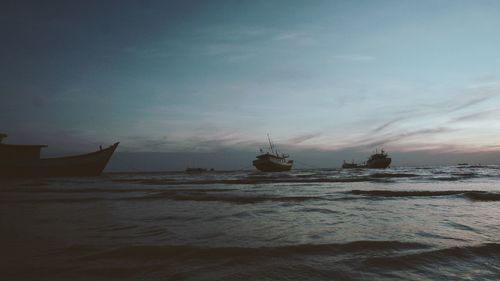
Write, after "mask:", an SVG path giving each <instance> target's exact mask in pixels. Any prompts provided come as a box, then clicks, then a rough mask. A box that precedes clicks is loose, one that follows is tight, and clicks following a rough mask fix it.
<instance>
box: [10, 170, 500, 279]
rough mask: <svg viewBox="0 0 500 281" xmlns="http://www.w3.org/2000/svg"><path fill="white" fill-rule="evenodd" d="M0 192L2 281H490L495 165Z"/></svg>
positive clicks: (112, 180)
mask: <svg viewBox="0 0 500 281" xmlns="http://www.w3.org/2000/svg"><path fill="white" fill-rule="evenodd" d="M0 186H1V188H0V246H1V247H0V280H70V281H75V280H500V166H495V165H493V166H482V165H476V166H474V165H459V166H436V167H395V168H389V169H385V170H371V169H350V170H342V169H311V170H292V171H291V172H283V173H261V172H256V171H214V172H207V173H198V174H188V173H185V172H159V173H108V174H103V175H102V176H100V177H93V178H47V179H25V180H2V181H0Z"/></svg>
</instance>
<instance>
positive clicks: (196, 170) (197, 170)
mask: <svg viewBox="0 0 500 281" xmlns="http://www.w3.org/2000/svg"><path fill="white" fill-rule="evenodd" d="M213 171H214V169H210V170H209V169H207V168H190V167H188V168H186V173H189V174H199V173H206V172H213Z"/></svg>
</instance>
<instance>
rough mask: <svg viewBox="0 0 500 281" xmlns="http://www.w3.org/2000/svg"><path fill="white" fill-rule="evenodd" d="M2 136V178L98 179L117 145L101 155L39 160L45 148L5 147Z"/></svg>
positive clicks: (0, 139) (97, 153)
mask: <svg viewBox="0 0 500 281" xmlns="http://www.w3.org/2000/svg"><path fill="white" fill-rule="evenodd" d="M6 137H7V135H6V134H0V177H2V178H5V177H9V178H10V177H14V178H19V177H20V178H24V177H84V176H98V175H100V174H101V173H102V171H103V170H104V168H105V167H106V165H107V163H108V161H109V159H110V158H111V156H112V155H113V152H114V151H115V149H116V147H117V146H118V144H119V143H118V142H117V143H115V144H113V145H111V146H109V147H107V148H104V149H103V148H101V147H100V149H99V150H98V151H95V152H92V153H87V154H81V155H75V156H66V157H57V158H40V151H41V149H42V148H44V147H47V146H46V145H19V144H6V143H2V140H3V139H4V138H6Z"/></svg>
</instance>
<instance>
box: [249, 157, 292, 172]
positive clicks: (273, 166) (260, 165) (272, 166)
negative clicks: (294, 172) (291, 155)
mask: <svg viewBox="0 0 500 281" xmlns="http://www.w3.org/2000/svg"><path fill="white" fill-rule="evenodd" d="M252 163H253V166H254V167H255V168H256V169H257V170H259V171H261V172H287V171H290V170H291V169H292V166H293V164H292V163H275V162H272V161H269V160H265V159H257V160H254V161H253V162H252Z"/></svg>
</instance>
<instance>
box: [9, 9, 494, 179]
mask: <svg viewBox="0 0 500 281" xmlns="http://www.w3.org/2000/svg"><path fill="white" fill-rule="evenodd" d="M499 31H500V2H499V1H494V0H491V1H489V0H478V1H470V0H454V1H451V0H450V1H446V0H440V1H434V0H433V1H430V0H423V1H407V0H392V1H389V0H388V1H383V0H380V1H367V0H366V1H363V0H358V1H333V0H332V1H293V0H286V1H285V0H282V1H279V0H276V1H271V0H268V1H258V0H253V1H243V0H242V1H190V0H184V1H127V0H124V1H22V0H21V1H2V3H1V4H0V36H1V38H2V44H0V57H1V61H2V63H1V64H0V97H1V103H0V132H5V133H8V134H9V138H7V139H6V140H5V142H9V143H44V144H48V145H49V148H47V149H46V152H44V153H46V154H47V155H57V154H64V153H68V152H83V151H89V150H90V151H92V150H95V149H96V147H98V145H101V144H102V145H108V144H111V143H113V142H115V141H120V146H119V149H118V150H117V155H115V156H116V158H118V159H117V160H120V159H121V164H119V163H118V162H116V161H115V162H112V163H111V164H112V167H114V168H113V169H114V170H120V169H127V167H128V165H126V164H123V162H128V163H135V164H136V165H137V166H138V168H137V169H144V170H155V169H183V167H184V166H187V165H191V166H193V165H205V166H213V167H216V168H226V169H227V168H242V167H244V166H250V165H251V161H252V160H253V158H254V156H255V155H256V153H258V151H259V148H260V147H265V146H266V145H267V134H268V133H269V134H270V135H271V138H272V139H273V140H274V142H275V143H276V144H277V145H278V148H279V149H281V150H282V151H286V152H288V153H290V154H292V158H293V159H295V160H296V161H301V159H302V161H303V163H304V164H305V163H307V164H308V165H311V166H321V167H335V166H339V165H341V163H342V160H343V159H349V160H350V159H354V160H356V161H364V160H366V158H367V157H368V156H369V154H370V153H371V152H372V151H373V150H375V149H380V148H384V149H385V150H387V151H389V154H391V155H392V156H393V161H394V163H395V164H396V165H424V164H446V163H454V162H456V161H459V162H477V163H479V162H485V163H500V122H497V120H498V119H499V117H500V56H499V54H500V52H499V50H500V36H498V35H499ZM120 154H121V156H120ZM493 156H495V157H493ZM152 157H154V158H155V159H156V160H155V161H152V160H151V161H149V160H148V159H152ZM497 159H498V160H497ZM153 162H154V163H155V164H154V165H153V164H152V163H153Z"/></svg>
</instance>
